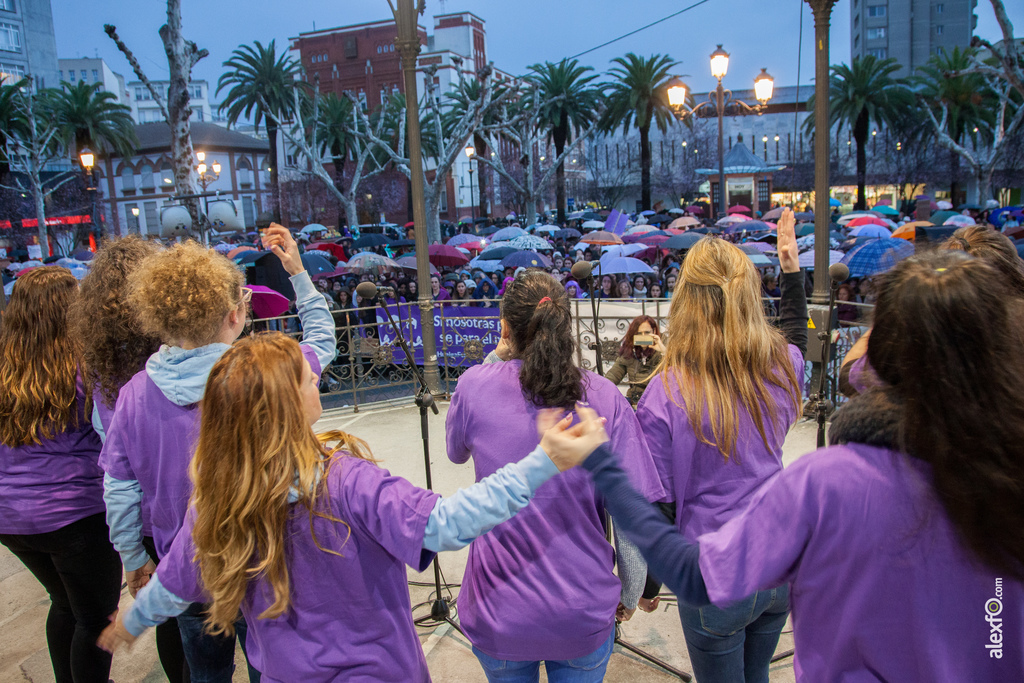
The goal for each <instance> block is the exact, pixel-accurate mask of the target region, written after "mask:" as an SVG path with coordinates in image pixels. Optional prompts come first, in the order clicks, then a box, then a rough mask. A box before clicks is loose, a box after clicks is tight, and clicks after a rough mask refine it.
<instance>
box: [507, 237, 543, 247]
mask: <svg viewBox="0 0 1024 683" xmlns="http://www.w3.org/2000/svg"><path fill="white" fill-rule="evenodd" d="M508 245H509V246H510V247H515V248H516V249H537V250H542V249H554V246H553V245H552V244H551V243H550V242H548V241H547V240H546V239H544V238H543V237H538V236H537V235H523V236H522V237H517V238H515V239H514V240H509V243H508Z"/></svg>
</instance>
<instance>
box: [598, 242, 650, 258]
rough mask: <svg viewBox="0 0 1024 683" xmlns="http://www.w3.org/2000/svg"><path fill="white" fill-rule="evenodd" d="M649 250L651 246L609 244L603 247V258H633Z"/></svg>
mask: <svg viewBox="0 0 1024 683" xmlns="http://www.w3.org/2000/svg"><path fill="white" fill-rule="evenodd" d="M648 248H649V246H648V245H646V244H609V245H607V246H604V247H601V252H602V253H601V258H604V257H605V256H632V255H633V254H636V253H638V252H641V251H643V250H645V249H648Z"/></svg>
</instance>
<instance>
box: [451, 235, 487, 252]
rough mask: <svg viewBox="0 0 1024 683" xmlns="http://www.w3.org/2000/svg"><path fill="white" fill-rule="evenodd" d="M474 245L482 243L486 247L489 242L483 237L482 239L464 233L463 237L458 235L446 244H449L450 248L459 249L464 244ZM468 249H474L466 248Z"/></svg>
mask: <svg viewBox="0 0 1024 683" xmlns="http://www.w3.org/2000/svg"><path fill="white" fill-rule="evenodd" d="M474 243H482V244H485V245H486V244H487V243H488V240H486V239H484V238H483V237H480V236H479V235H471V234H468V233H463V234H461V235H456V236H455V237H452V238H451V239H449V240H448V241H447V242H445V244H447V245H448V246H450V247H457V246H460V245H464V244H474ZM466 249H472V247H466Z"/></svg>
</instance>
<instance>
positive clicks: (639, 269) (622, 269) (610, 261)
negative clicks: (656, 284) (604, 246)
mask: <svg viewBox="0 0 1024 683" xmlns="http://www.w3.org/2000/svg"><path fill="white" fill-rule="evenodd" d="M653 272H654V271H653V270H652V269H651V267H650V266H649V265H647V264H646V263H644V262H643V261H641V260H640V259H638V258H632V257H630V256H612V257H610V258H607V257H606V258H603V259H601V261H600V263H598V264H597V265H596V266H595V267H594V274H595V275H634V274H637V273H653Z"/></svg>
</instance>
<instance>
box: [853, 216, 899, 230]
mask: <svg viewBox="0 0 1024 683" xmlns="http://www.w3.org/2000/svg"><path fill="white" fill-rule="evenodd" d="M858 225H880V226H882V227H883V228H888V227H889V224H888V223H886V222H885V221H883V220H882V219H881V218H872V217H871V216H863V217H861V218H854V219H853V220H852V221H850V222H849V223H847V224H846V227H848V228H856V227H857V226H858Z"/></svg>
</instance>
